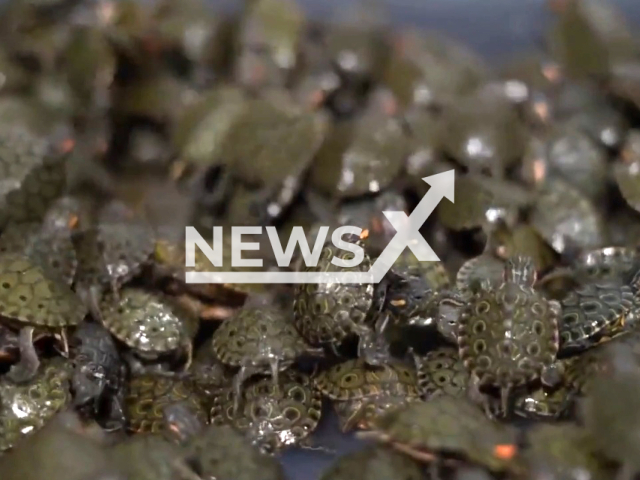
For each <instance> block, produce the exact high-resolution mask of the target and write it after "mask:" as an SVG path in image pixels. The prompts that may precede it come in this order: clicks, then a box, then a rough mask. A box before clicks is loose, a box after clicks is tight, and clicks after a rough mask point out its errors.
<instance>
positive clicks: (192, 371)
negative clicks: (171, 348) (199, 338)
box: [188, 343, 234, 410]
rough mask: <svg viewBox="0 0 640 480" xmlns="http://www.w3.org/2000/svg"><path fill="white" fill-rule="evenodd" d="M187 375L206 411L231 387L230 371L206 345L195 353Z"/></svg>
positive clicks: (209, 346) (231, 377)
mask: <svg viewBox="0 0 640 480" xmlns="http://www.w3.org/2000/svg"><path fill="white" fill-rule="evenodd" d="M188 374H189V376H190V378H191V380H192V382H193V386H194V388H195V389H196V390H197V391H198V394H199V395H200V397H201V398H202V399H203V402H204V406H205V408H206V409H207V410H210V409H211V406H212V403H213V401H214V400H215V399H216V398H218V396H220V395H222V394H223V393H225V392H226V391H227V390H228V389H229V388H230V387H231V384H232V382H233V376H234V374H233V371H232V369H231V368H229V367H227V366H226V365H225V364H223V363H222V362H221V361H220V360H218V357H217V356H216V354H215V353H214V352H213V349H212V348H211V345H208V344H206V343H205V344H203V345H202V346H201V347H200V348H199V349H198V351H197V352H196V354H195V356H194V358H193V363H191V366H190V367H189V371H188Z"/></svg>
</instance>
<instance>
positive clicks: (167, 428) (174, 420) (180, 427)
mask: <svg viewBox="0 0 640 480" xmlns="http://www.w3.org/2000/svg"><path fill="white" fill-rule="evenodd" d="M199 413H200V410H199V409H198V410H196V411H194V409H193V408H192V406H191V404H190V402H189V401H186V400H183V401H180V402H177V403H169V404H167V405H166V406H165V407H164V408H163V409H162V414H163V418H164V433H165V435H166V436H168V437H170V439H172V440H175V441H176V442H177V443H180V444H182V445H184V444H186V443H187V442H188V441H189V440H190V439H192V438H193V437H195V436H196V435H198V434H200V433H201V432H202V430H203V429H204V426H205V423H204V422H203V420H202V418H203V417H202V415H199ZM171 437H172V438H171Z"/></svg>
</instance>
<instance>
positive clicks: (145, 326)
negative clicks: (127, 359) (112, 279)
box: [100, 288, 197, 354]
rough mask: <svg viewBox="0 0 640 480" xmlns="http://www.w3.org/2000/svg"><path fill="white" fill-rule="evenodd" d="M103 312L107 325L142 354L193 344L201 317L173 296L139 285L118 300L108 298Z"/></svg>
mask: <svg viewBox="0 0 640 480" xmlns="http://www.w3.org/2000/svg"><path fill="white" fill-rule="evenodd" d="M100 311H101V314H102V321H103V323H104V326H105V327H106V328H107V329H108V330H109V331H110V332H111V333H112V334H113V335H114V336H115V337H116V338H117V339H118V340H120V341H122V342H124V343H125V344H126V345H128V346H129V347H131V348H133V349H135V350H136V351H138V352H140V353H148V354H162V353H168V352H171V351H174V350H177V349H178V348H180V347H184V346H185V345H187V344H189V343H190V341H191V338H192V337H193V336H194V335H195V330H196V329H197V320H194V319H193V318H191V317H190V316H189V315H188V314H187V313H186V312H183V311H181V310H180V309H179V308H178V307H177V306H176V305H174V304H173V303H172V302H171V300H170V299H169V298H165V297H162V296H160V295H158V294H155V293H151V292H147V291H144V290H140V289H136V288H125V289H123V290H122V291H121V292H120V295H119V298H118V299H114V298H113V296H111V295H109V296H107V297H105V298H104V300H103V301H102V302H101V304H100Z"/></svg>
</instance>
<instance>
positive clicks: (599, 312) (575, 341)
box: [558, 280, 640, 355]
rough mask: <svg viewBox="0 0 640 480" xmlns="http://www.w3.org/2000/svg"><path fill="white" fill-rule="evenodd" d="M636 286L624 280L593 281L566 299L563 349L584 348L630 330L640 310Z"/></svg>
mask: <svg viewBox="0 0 640 480" xmlns="http://www.w3.org/2000/svg"><path fill="white" fill-rule="evenodd" d="M638 302H639V300H638V298H637V296H636V292H635V289H634V288H633V287H631V286H630V285H626V284H624V283H622V282H620V281H606V280H602V281H592V282H588V283H584V284H582V285H579V286H577V287H576V288H574V289H572V290H571V291H569V293H568V294H567V295H566V296H565V297H564V298H563V299H562V301H561V304H562V316H561V319H560V321H559V324H558V327H559V332H560V352H561V353H562V354H563V355H564V354H568V353H571V352H575V351H580V350H584V349H586V348H589V347H591V346H593V345H596V344H597V343H599V342H601V341H603V340H606V339H608V338H611V337H613V336H615V335H617V334H620V333H623V332H624V331H625V330H628V328H629V327H626V326H625V325H626V324H627V322H628V324H629V325H630V326H633V325H635V323H636V318H637V315H638V313H639V312H640V310H639V306H640V304H639V303H638Z"/></svg>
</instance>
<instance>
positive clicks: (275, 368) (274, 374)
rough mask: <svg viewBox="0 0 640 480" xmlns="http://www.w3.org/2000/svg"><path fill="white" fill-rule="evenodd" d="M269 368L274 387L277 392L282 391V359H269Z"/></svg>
mask: <svg viewBox="0 0 640 480" xmlns="http://www.w3.org/2000/svg"><path fill="white" fill-rule="evenodd" d="M269 368H270V369H271V381H272V382H273V389H274V391H275V392H276V393H278V392H279V391H280V383H279V378H280V361H279V360H278V359H277V358H272V359H270V360H269Z"/></svg>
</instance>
